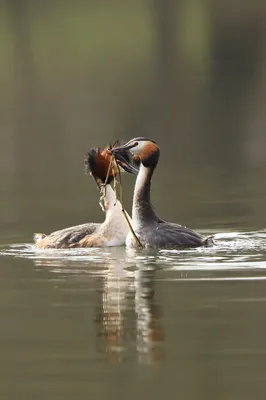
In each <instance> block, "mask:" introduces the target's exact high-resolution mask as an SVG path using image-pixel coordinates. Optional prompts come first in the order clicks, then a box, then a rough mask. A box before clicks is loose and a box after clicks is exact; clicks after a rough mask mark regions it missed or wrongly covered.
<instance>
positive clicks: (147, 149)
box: [111, 137, 160, 168]
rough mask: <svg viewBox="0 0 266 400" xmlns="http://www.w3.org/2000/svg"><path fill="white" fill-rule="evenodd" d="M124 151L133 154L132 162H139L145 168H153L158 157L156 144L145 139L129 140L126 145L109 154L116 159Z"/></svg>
mask: <svg viewBox="0 0 266 400" xmlns="http://www.w3.org/2000/svg"><path fill="white" fill-rule="evenodd" d="M124 151H130V152H131V153H132V154H134V160H135V161H136V162H137V160H139V161H140V162H141V163H142V164H143V165H144V166H145V167H147V168H149V167H150V168H155V167H156V165H157V162H158V160H159V156H160V149H159V147H158V146H157V144H156V142H155V141H154V140H151V139H148V138H146V137H137V138H135V139H131V140H130V141H129V142H127V143H126V144H124V145H122V146H119V147H115V148H113V149H112V150H111V153H112V154H114V155H115V157H116V158H117V157H118V156H119V154H120V152H124Z"/></svg>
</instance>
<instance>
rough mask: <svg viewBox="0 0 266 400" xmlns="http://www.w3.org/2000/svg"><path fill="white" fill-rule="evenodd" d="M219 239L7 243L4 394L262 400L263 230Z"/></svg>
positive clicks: (2, 295)
mask: <svg viewBox="0 0 266 400" xmlns="http://www.w3.org/2000/svg"><path fill="white" fill-rule="evenodd" d="M202 233H203V234H206V233H211V232H202ZM215 238H216V242H217V245H216V247H214V248H208V249H196V250H189V251H160V252H143V251H141V252H137V253H133V252H130V251H128V250H126V249H125V248H107V249H82V250H78V249H75V250H71V251H70V250H50V251H44V250H36V249H35V248H34V247H33V246H32V245H31V244H28V243H25V244H24V243H22V244H13V245H2V246H1V250H0V282H1V292H0V313H1V329H0V353H1V369H0V376H1V377H0V381H1V384H0V394H1V398H2V399H16V398H19V399H31V398H38V399H48V398H49V399H57V400H59V399H64V400H65V399H85V398H90V397H91V398H95V399H105V398H119V399H124V398H130V399H131V398H132V399H133V398H136V396H140V398H144V396H145V398H161V397H162V396H167V395H169V396H170V395H171V396H172V395H174V394H175V397H176V398H180V399H260V398H261V399H263V398H265V394H266V383H265V363H266V344H265V333H266V330H265V327H266V324H265V315H266V294H265V293H266V231H261V232H248V233H245V232H233V233H232V232H231V233H229V232H223V233H220V234H216V235H215Z"/></svg>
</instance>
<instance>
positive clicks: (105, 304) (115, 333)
mask: <svg viewBox="0 0 266 400" xmlns="http://www.w3.org/2000/svg"><path fill="white" fill-rule="evenodd" d="M131 287H133V285H132V273H129V272H128V271H126V270H125V269H124V268H123V266H121V265H111V266H110V268H109V270H108V273H107V274H106V275H105V278H104V283H103V294H102V305H101V308H100V312H99V315H98V318H97V321H98V322H99V325H98V328H99V330H100V333H99V335H98V336H99V337H103V338H104V343H105V351H106V353H107V354H108V360H109V362H111V363H118V362H121V361H122V358H123V353H124V351H125V347H126V346H125V340H126V327H125V325H126V320H125V319H126V318H125V313H126V311H127V308H128V299H127V295H128V292H129V291H130V288H131ZM133 289H134V287H133Z"/></svg>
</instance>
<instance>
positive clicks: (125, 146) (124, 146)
mask: <svg viewBox="0 0 266 400" xmlns="http://www.w3.org/2000/svg"><path fill="white" fill-rule="evenodd" d="M132 147H134V144H133V143H130V142H127V143H125V144H122V146H119V147H113V148H112V149H111V153H112V154H117V153H120V152H121V151H125V150H130V149H132Z"/></svg>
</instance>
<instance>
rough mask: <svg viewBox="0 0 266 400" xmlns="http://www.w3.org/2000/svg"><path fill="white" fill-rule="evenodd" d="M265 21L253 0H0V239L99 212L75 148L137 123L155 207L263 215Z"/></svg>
mask: <svg viewBox="0 0 266 400" xmlns="http://www.w3.org/2000/svg"><path fill="white" fill-rule="evenodd" d="M265 30H266V3H265V2H263V1H261V0H254V1H253V2H250V1H248V0H241V1H240V0H230V1H229V0H216V1H209V0H179V1H177V0H176V1H171V0H163V1H162V0H134V1H131V0H123V1H121V0H120V1H118V0H117V1H116V0H113V1H111V2H110V1H109V0H98V1H93V0H88V1H82V0H76V1H67V0H66V1H60V0H56V1H55V0H53V1H50V0H46V1H45V2H44V1H41V0H2V1H1V3H0V58H1V63H0V89H1V90H0V116H1V118H0V137H1V146H0V180H1V186H0V191H1V192H0V205H1V207H0V226H1V236H2V238H1V240H2V241H3V242H5V243H7V241H8V240H10V242H12V241H20V240H22V241H24V240H25V241H26V240H31V236H32V233H33V232H36V231H37V232H40V231H41V232H42V231H45V232H50V231H53V230H55V229H58V228H63V227H67V226H70V225H71V224H78V223H82V222H86V221H92V220H93V221H95V222H96V221H100V220H101V219H103V214H102V211H101V210H100V208H99V206H98V198H99V194H98V192H97V190H96V187H95V184H94V182H93V180H92V179H91V178H88V177H86V176H85V175H84V171H83V158H84V154H85V152H86V151H87V150H88V149H89V148H90V147H93V146H97V145H99V146H104V145H106V144H108V143H109V142H110V141H111V142H112V141H114V140H116V139H117V138H120V139H123V140H128V139H130V138H132V137H136V136H148V137H150V138H152V139H154V140H156V141H157V142H158V144H159V146H160V147H161V158H160V162H159V165H158V169H157V171H156V174H155V176H154V179H153V186H152V199H153V203H154V205H155V206H156V208H157V210H158V213H159V214H160V215H161V216H162V217H163V218H165V219H168V220H172V221H176V222H179V223H183V224H186V225H188V226H190V227H192V228H195V229H208V230H214V231H217V232H218V231H219V230H222V229H227V230H236V229H245V230H249V229H260V228H265V227H266V207H265V201H266V188H265V178H266V157H265V147H266V134H265V131H266V32H265ZM134 180H135V177H133V176H129V175H127V176H124V179H123V184H124V188H125V189H124V192H125V193H126V206H127V209H129V210H130V209H131V198H132V193H133V185H134Z"/></svg>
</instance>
